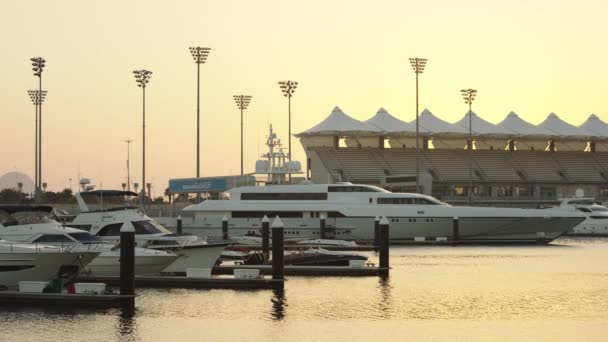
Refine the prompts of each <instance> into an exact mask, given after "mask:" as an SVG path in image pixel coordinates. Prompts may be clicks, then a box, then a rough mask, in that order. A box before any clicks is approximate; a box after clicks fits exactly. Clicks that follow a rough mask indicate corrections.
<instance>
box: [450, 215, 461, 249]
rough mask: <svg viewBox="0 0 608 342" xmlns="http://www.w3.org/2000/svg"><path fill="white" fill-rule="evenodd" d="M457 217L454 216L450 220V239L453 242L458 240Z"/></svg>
mask: <svg viewBox="0 0 608 342" xmlns="http://www.w3.org/2000/svg"><path fill="white" fill-rule="evenodd" d="M459 221H460V220H459V218H458V216H454V218H453V220H452V241H453V243H454V244H456V243H458V241H459V240H460V227H459Z"/></svg>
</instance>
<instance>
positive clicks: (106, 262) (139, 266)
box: [84, 253, 179, 277]
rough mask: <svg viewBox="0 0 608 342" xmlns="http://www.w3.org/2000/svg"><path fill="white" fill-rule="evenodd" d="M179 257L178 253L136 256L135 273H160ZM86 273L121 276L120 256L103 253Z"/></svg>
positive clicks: (101, 275)
mask: <svg viewBox="0 0 608 342" xmlns="http://www.w3.org/2000/svg"><path fill="white" fill-rule="evenodd" d="M178 258H179V257H178V256H177V255H143V256H135V275H146V274H159V273H160V272H161V271H162V270H164V269H165V268H166V267H167V266H168V265H170V264H171V263H172V262H174V261H175V260H177V259H178ZM84 273H85V274H86V275H89V276H99V277H105V276H109V277H118V276H120V256H118V255H104V254H103V253H102V254H101V255H100V256H98V257H97V258H95V259H94V260H93V261H92V262H91V263H90V264H89V265H87V267H85V269H84Z"/></svg>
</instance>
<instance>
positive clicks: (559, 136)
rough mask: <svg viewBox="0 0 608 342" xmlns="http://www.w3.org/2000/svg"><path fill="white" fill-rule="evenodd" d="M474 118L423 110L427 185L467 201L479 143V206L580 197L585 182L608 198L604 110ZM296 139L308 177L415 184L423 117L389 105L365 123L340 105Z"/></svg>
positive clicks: (590, 192)
mask: <svg viewBox="0 0 608 342" xmlns="http://www.w3.org/2000/svg"><path fill="white" fill-rule="evenodd" d="M470 115H471V117H470V118H469V113H467V114H466V115H465V116H464V117H463V118H462V119H461V120H459V121H458V122H455V123H449V122H446V121H444V120H442V119H440V118H438V117H437V116H435V115H433V114H432V113H431V112H430V111H428V110H426V109H425V110H424V111H423V112H422V113H421V114H420V116H419V146H420V149H419V165H420V172H419V173H420V184H421V185H422V187H421V192H423V193H426V194H429V195H432V196H435V197H437V198H439V199H442V200H444V201H446V202H450V203H453V204H464V203H466V202H467V197H468V191H469V185H468V184H469V165H470V159H469V151H468V147H469V145H472V153H471V154H472V157H473V158H472V159H473V162H472V165H473V167H472V179H473V187H472V189H471V191H472V197H473V201H474V204H475V205H500V206H518V207H537V206H539V205H544V204H555V203H556V202H557V201H559V199H560V198H566V197H574V196H575V193H576V192H577V190H578V189H582V190H583V192H584V194H585V197H594V198H596V199H597V200H600V201H606V200H608V124H607V123H605V122H603V121H602V120H600V119H599V118H598V117H597V116H596V115H593V114H592V115H591V116H590V117H589V118H588V119H587V121H585V122H584V123H583V124H582V125H580V126H574V125H571V124H569V123H567V122H565V121H563V120H561V119H560V118H559V117H558V116H557V115H555V114H554V113H551V114H550V115H549V116H548V117H547V118H546V119H545V121H543V122H542V123H541V124H539V125H533V124H530V123H528V122H526V121H525V120H523V119H521V118H520V117H519V116H518V115H517V114H515V113H513V112H511V113H509V114H508V115H507V117H506V118H505V119H504V120H503V121H501V122H500V123H498V124H493V123H490V122H488V121H486V120H484V119H482V118H480V117H479V116H477V115H476V114H475V113H470ZM469 122H471V129H472V134H473V139H472V140H473V141H472V142H471V144H469V142H468V140H469V139H468V138H469ZM296 136H297V137H298V138H299V139H300V142H301V143H302V145H303V147H304V150H305V151H306V155H307V176H308V178H309V179H311V180H312V181H313V182H315V183H327V182H341V181H342V182H346V181H348V182H353V183H364V184H373V185H379V186H382V187H384V188H387V189H389V190H393V191H410V192H412V191H415V183H416V150H415V146H416V138H415V137H416V127H415V123H414V122H405V121H402V120H399V119H397V118H395V117H394V116H392V115H391V114H389V113H388V112H387V111H386V110H384V109H383V108H380V110H378V112H377V113H376V114H375V115H374V116H373V117H372V118H371V119H369V120H367V121H359V120H356V119H354V118H352V117H350V116H348V115H347V114H345V113H344V112H343V111H342V110H340V108H338V107H336V108H334V110H333V111H332V112H331V114H330V115H329V116H328V117H327V118H326V119H325V120H323V121H322V122H320V123H319V124H318V125H316V126H314V127H312V128H310V129H308V130H306V131H304V132H302V133H299V134H296ZM578 192H579V193H580V191H578Z"/></svg>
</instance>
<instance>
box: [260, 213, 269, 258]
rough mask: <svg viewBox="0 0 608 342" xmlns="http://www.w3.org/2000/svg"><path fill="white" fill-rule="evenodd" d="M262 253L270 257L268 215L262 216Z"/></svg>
mask: <svg viewBox="0 0 608 342" xmlns="http://www.w3.org/2000/svg"><path fill="white" fill-rule="evenodd" d="M262 254H264V256H265V257H266V258H268V257H270V220H269V219H268V216H266V215H264V218H262ZM267 260H268V259H267Z"/></svg>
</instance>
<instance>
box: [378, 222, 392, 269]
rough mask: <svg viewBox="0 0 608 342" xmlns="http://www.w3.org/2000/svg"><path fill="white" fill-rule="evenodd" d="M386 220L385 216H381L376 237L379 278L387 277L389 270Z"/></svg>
mask: <svg viewBox="0 0 608 342" xmlns="http://www.w3.org/2000/svg"><path fill="white" fill-rule="evenodd" d="M388 225H389V224H388V220H387V219H386V216H383V217H382V219H381V220H380V222H379V225H378V226H379V227H378V237H379V240H380V241H379V248H380V275H381V276H388V273H389V272H388V270H389V267H390V265H389V258H388V253H389V247H388V241H389V232H388V228H389V227H388Z"/></svg>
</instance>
